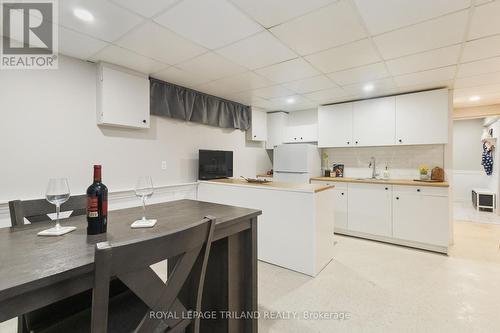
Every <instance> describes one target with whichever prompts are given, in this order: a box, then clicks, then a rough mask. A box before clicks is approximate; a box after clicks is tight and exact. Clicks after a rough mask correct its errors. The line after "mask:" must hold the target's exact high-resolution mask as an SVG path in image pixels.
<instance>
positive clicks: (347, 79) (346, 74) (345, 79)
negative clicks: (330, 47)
mask: <svg viewBox="0 0 500 333" xmlns="http://www.w3.org/2000/svg"><path fill="white" fill-rule="evenodd" d="M388 76H389V72H388V71H387V69H386V68H385V65H384V63H383V62H377V63H375V64H370V65H365V66H361V67H356V68H352V69H347V70H343V71H339V72H333V73H330V74H328V77H329V78H331V79H332V80H333V81H335V82H336V83H337V84H339V85H341V86H344V85H347V84H351V83H358V82H368V81H373V80H379V79H383V78H386V77H388Z"/></svg>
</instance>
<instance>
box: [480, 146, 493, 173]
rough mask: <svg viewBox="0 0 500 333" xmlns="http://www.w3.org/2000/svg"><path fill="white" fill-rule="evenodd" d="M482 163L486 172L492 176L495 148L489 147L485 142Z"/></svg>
mask: <svg viewBox="0 0 500 333" xmlns="http://www.w3.org/2000/svg"><path fill="white" fill-rule="evenodd" d="M481 164H482V165H483V167H484V171H485V172H486V174H487V175H488V176H490V175H491V174H492V173H493V149H491V147H488V146H487V145H486V143H483V158H482V161H481Z"/></svg>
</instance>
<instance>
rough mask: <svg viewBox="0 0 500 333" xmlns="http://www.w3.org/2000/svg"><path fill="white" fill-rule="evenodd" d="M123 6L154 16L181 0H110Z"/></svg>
mask: <svg viewBox="0 0 500 333" xmlns="http://www.w3.org/2000/svg"><path fill="white" fill-rule="evenodd" d="M110 1H111V2H114V3H116V4H117V5H120V6H122V7H125V8H127V9H130V10H131V11H133V12H135V13H137V14H139V15H142V16H144V17H152V16H154V15H156V14H159V13H161V12H162V11H164V10H165V9H167V8H169V7H171V6H172V5H174V4H175V3H177V2H179V1H181V0H141V1H137V0H110Z"/></svg>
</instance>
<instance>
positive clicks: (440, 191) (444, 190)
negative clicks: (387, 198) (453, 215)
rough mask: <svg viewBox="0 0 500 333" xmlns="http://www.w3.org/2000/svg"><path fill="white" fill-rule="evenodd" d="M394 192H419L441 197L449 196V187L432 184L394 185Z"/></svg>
mask: <svg viewBox="0 0 500 333" xmlns="http://www.w3.org/2000/svg"><path fill="white" fill-rule="evenodd" d="M393 191H394V194H395V195H396V194H397V193H405V194H406V193H417V194H423V195H432V196H439V197H447V196H448V187H432V186H404V185H394V186H393Z"/></svg>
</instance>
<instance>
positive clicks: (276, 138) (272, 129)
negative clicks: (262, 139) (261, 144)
mask: <svg viewBox="0 0 500 333" xmlns="http://www.w3.org/2000/svg"><path fill="white" fill-rule="evenodd" d="M287 124H288V114H287V113H286V112H282V111H280V112H271V113H268V114H267V140H266V149H274V147H276V146H278V145H281V144H283V143H284V142H285V136H286V127H287Z"/></svg>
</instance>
